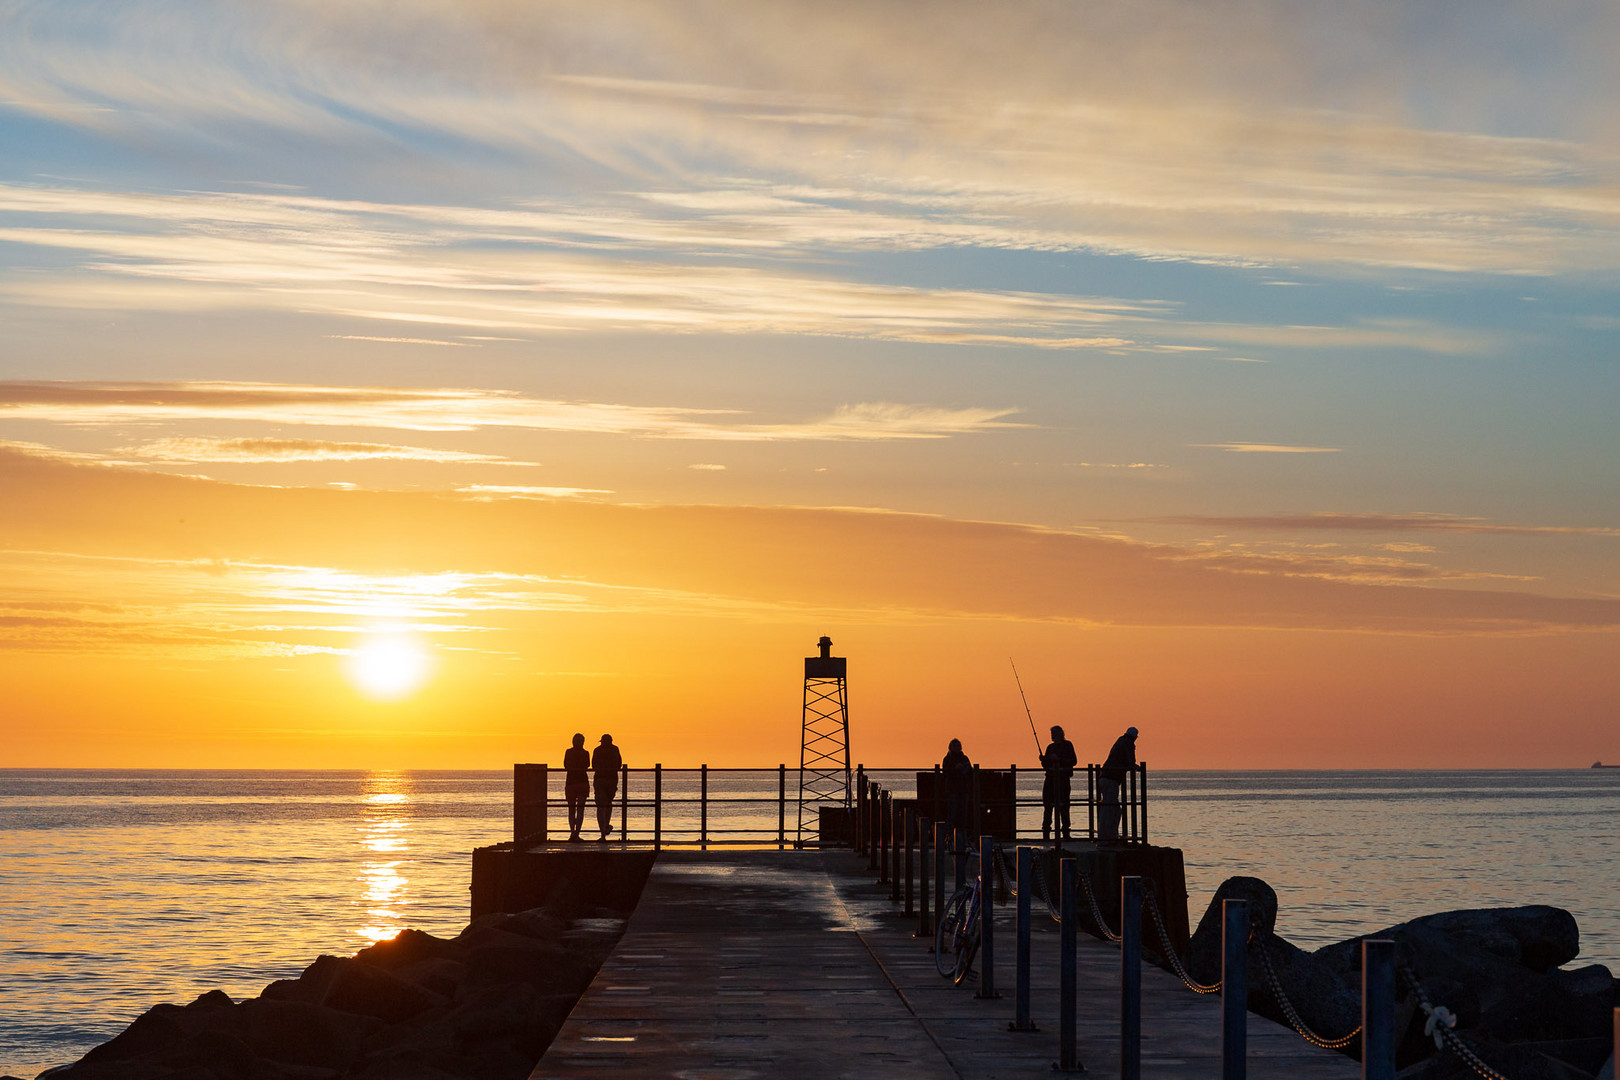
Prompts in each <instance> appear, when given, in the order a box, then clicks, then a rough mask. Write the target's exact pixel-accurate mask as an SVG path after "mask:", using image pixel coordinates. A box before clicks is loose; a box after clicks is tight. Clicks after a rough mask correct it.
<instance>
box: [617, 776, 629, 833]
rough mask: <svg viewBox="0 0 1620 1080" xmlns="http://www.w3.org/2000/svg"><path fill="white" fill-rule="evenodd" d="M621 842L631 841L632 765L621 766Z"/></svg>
mask: <svg viewBox="0 0 1620 1080" xmlns="http://www.w3.org/2000/svg"><path fill="white" fill-rule="evenodd" d="M619 842H620V843H624V844H627V843H629V842H630V766H628V765H620V766H619Z"/></svg>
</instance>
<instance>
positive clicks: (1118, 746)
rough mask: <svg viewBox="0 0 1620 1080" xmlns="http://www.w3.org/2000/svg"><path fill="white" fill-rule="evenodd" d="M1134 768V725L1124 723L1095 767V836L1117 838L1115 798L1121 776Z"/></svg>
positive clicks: (1117, 801)
mask: <svg viewBox="0 0 1620 1080" xmlns="http://www.w3.org/2000/svg"><path fill="white" fill-rule="evenodd" d="M1134 768H1136V729H1135V728H1134V727H1128V728H1126V729H1125V734H1123V735H1121V736H1120V737H1119V738H1117V739H1115V740H1114V745H1113V747H1111V748H1110V749H1109V751H1108V759H1107V760H1106V761H1104V762H1103V764H1102V768H1100V769H1098V770H1097V801H1098V803H1099V804H1100V805H1099V808H1098V814H1097V838H1098V839H1099V840H1118V839H1119V819H1120V814H1121V812H1122V810H1123V807H1121V805H1120V801H1119V791H1120V788H1122V787H1124V786H1125V778H1126V776H1128V775H1129V774H1130V771H1131V770H1132V769H1134Z"/></svg>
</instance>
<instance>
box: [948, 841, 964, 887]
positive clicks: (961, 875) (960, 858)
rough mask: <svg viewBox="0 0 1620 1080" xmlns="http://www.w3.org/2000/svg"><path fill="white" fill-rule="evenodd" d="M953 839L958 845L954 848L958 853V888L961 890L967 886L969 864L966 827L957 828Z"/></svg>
mask: <svg viewBox="0 0 1620 1080" xmlns="http://www.w3.org/2000/svg"><path fill="white" fill-rule="evenodd" d="M951 839H952V841H953V842H954V844H955V845H956V846H955V848H954V849H953V850H954V851H955V853H956V887H957V889H958V890H960V889H964V888H966V887H967V864H968V838H967V830H966V829H957V830H956V833H955V835H954V836H952V837H951Z"/></svg>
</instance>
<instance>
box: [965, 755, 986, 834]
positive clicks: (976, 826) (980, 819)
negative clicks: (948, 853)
mask: <svg viewBox="0 0 1620 1080" xmlns="http://www.w3.org/2000/svg"><path fill="white" fill-rule="evenodd" d="M983 806H984V800H983V798H982V797H981V789H980V786H979V767H978V766H977V765H975V766H973V809H972V810H971V811H970V813H972V815H973V819H972V820H973V824H972V825H969V826H968V836H970V837H972V836H978V835H979V834H980V833H982V832H984V810H983Z"/></svg>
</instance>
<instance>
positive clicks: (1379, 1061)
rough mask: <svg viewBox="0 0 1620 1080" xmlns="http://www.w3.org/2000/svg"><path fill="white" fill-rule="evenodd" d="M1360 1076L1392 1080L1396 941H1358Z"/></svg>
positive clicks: (1366, 1079) (1366, 1078)
mask: <svg viewBox="0 0 1620 1080" xmlns="http://www.w3.org/2000/svg"><path fill="white" fill-rule="evenodd" d="M1361 1076H1362V1080H1395V942H1393V941H1391V940H1389V939H1388V938H1372V939H1364V940H1363V941H1362V942H1361Z"/></svg>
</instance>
